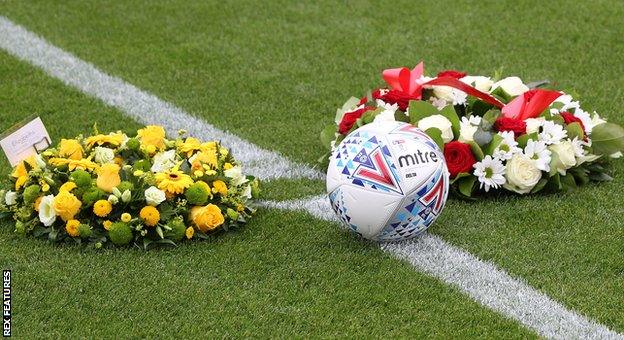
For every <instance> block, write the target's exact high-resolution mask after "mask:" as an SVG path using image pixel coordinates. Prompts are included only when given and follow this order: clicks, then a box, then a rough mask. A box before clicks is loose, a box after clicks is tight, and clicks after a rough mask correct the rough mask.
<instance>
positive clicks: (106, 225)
mask: <svg viewBox="0 0 624 340" xmlns="http://www.w3.org/2000/svg"><path fill="white" fill-rule="evenodd" d="M102 225H103V226H104V229H106V230H110V227H111V226H112V225H113V222H111V221H109V220H106V221H104V222H102Z"/></svg>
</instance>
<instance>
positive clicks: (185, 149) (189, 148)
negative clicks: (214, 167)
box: [178, 137, 202, 157]
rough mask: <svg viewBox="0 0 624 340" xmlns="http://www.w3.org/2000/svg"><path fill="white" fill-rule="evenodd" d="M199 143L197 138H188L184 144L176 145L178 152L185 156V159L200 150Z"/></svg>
mask: <svg viewBox="0 0 624 340" xmlns="http://www.w3.org/2000/svg"><path fill="white" fill-rule="evenodd" d="M201 146H202V144H201V141H200V140H199V139H197V138H193V137H188V138H187V139H186V140H185V141H184V142H180V143H179V144H178V150H179V151H180V152H182V153H185V154H186V157H191V155H193V153H194V152H195V151H197V150H199V149H200V148H201Z"/></svg>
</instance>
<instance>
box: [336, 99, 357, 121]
mask: <svg viewBox="0 0 624 340" xmlns="http://www.w3.org/2000/svg"><path fill="white" fill-rule="evenodd" d="M359 102H360V99H359V98H355V97H351V98H349V99H348V100H347V101H346V102H345V103H344V104H343V105H342V107H341V108H339V109H337V110H336V117H335V119H334V121H335V122H336V124H338V123H340V121H341V120H342V116H344V113H345V112H347V111H351V110H353V109H354V108H356V107H357V104H358V103H359Z"/></svg>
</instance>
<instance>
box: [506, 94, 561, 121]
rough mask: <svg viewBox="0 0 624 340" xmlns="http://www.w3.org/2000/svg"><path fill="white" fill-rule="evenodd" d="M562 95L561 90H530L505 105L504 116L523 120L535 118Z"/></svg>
mask: <svg viewBox="0 0 624 340" xmlns="http://www.w3.org/2000/svg"><path fill="white" fill-rule="evenodd" d="M560 96H561V92H559V91H552V90H542V89H535V90H529V91H527V92H525V93H523V94H522V95H519V96H517V97H516V98H514V99H513V100H512V101H511V102H509V103H508V104H507V105H505V107H503V109H502V112H503V117H506V118H513V119H521V120H525V119H528V118H535V117H537V116H539V115H540V114H541V113H542V112H543V111H544V110H546V108H547V107H548V106H550V104H552V102H554V101H555V99H557V98H559V97H560Z"/></svg>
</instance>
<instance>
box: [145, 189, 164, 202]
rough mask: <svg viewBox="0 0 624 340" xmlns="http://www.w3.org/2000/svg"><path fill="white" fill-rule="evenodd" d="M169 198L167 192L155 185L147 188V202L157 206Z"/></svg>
mask: <svg viewBox="0 0 624 340" xmlns="http://www.w3.org/2000/svg"><path fill="white" fill-rule="evenodd" d="M166 199H167V196H166V195H165V192H164V191H162V190H160V189H158V188H157V187H155V186H151V187H149V188H147V190H145V201H146V202H147V204H149V205H151V206H153V207H155V206H157V205H159V204H160V203H162V202H164V201H165V200H166Z"/></svg>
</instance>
